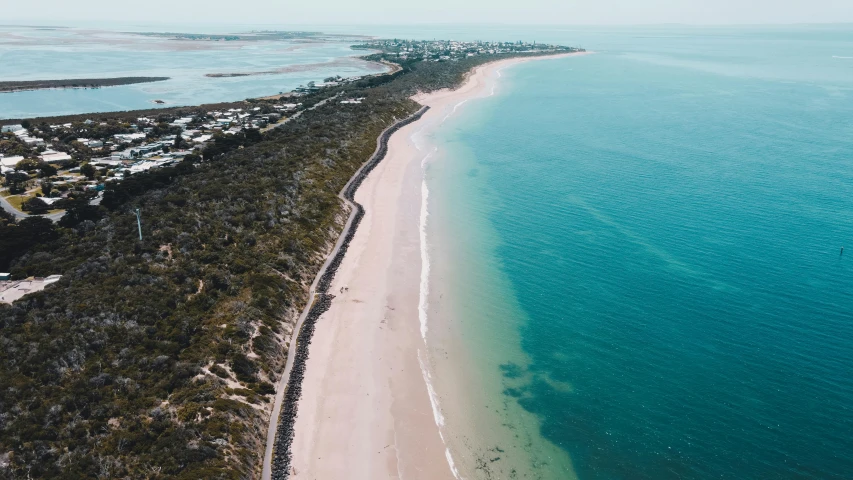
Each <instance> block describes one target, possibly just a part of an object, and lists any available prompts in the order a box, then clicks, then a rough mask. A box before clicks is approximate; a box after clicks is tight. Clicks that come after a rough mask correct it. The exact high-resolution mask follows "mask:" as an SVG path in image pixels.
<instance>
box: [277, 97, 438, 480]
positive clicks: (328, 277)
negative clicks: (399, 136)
mask: <svg viewBox="0 0 853 480" xmlns="http://www.w3.org/2000/svg"><path fill="white" fill-rule="evenodd" d="M427 110H429V107H422V108H421V109H420V110H418V111H417V112H415V113H414V114H412V115H411V116H409V117H407V118H404V119H402V120H399V121H397V122H396V123H394V124H393V125H391V126H390V127H388V128H386V129H385V130H384V131H383V132H382V133H381V134H380V135H379V137H378V138H377V139H376V150H375V151H374V152H373V155H371V157H370V158H369V159H368V160H367V162H365V163H364V164H363V165H362V166H361V167H360V168H359V169H358V170H357V171H356V172H355V174H354V175H353V176H352V178H350V179H349V181H348V182H347V184H346V185H344V188H343V189H342V190H341V191H340V193H338V197H339V198H340V199H341V200H342V201H343V202H344V204H345V205H347V206H348V207H349V210H350V214H349V217H348V218H347V222H346V224H345V226H344V229H343V231H341V234H340V236H339V237H338V240H337V242H336V243H335V246H334V248H333V249H332V251H331V252H330V253H329V255H328V256H327V257H326V261H325V262H324V263H323V266H322V267H321V268H320V271H319V272H318V273H317V276H316V277H314V281H313V282H312V284H311V287H310V289H309V291H308V301H307V303H306V306H305V309H304V310H303V311H302V314H301V315H300V316H299V319H298V320H297V322H296V326H295V327H294V329H293V335H292V337H291V342H290V348H289V349H288V352H287V362H286V363H285V366H284V372H283V373H282V376H281V378H280V379H279V382H278V384H277V385H276V396H275V401H274V403H273V410H272V413H271V415H270V425H269V430H268V432H267V442H266V450H265V452H264V464H263V471H262V474H261V479H262V480H283V479H286V478H288V477H289V475H290V472H289V471H288V470H289V469H290V463H291V452H290V446H291V443H292V442H293V434H294V430H293V426H294V423H295V421H296V413H297V404H298V402H299V398H300V396H301V393H302V379H303V377H304V372H305V361H306V360H307V359H308V346H309V345H310V343H311V336H312V335H313V333H314V327H315V323H316V321H317V319H318V318H319V317H320V315H322V314H323V313H324V312H325V311H326V310H328V309H329V307H330V306H331V302H332V299H333V298H334V295H331V294H329V293H328V290H329V286H330V285H331V283H332V279H334V277H335V273H336V272H337V270H338V267H339V266H340V264H341V261H342V260H343V258H344V255H345V254H346V251H347V249H348V247H349V243H350V241H351V240H352V238H353V236H354V235H355V232H356V230H357V229H358V225H359V223H361V219H362V218H363V217H364V207H362V205H361V204H359V203H358V202H356V201H355V192H356V191H357V190H358V187H359V186H361V183H362V182H363V181H364V179H365V178H367V175H369V174H370V172H371V171H372V170H373V169H374V168H375V167H376V165H378V164H379V162H381V161H382V160H383V159H384V158H385V155H386V153H387V152H388V139H389V138H391V135H392V134H393V133H394V132H396V131H397V130H399V129H400V128H402V127H404V126H406V125H408V124H410V123H412V122H415V121H417V120H419V119H420V118H421V117H422V116H423V114H424V113H426V111H427Z"/></svg>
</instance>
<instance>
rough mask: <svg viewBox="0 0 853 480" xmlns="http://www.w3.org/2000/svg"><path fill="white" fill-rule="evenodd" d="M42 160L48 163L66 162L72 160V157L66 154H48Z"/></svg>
mask: <svg viewBox="0 0 853 480" xmlns="http://www.w3.org/2000/svg"><path fill="white" fill-rule="evenodd" d="M41 159H42V160H44V161H45V162H47V163H51V162H64V161H67V160H71V155H68V154H67V153H64V152H56V153H48V154H47V155H42V156H41Z"/></svg>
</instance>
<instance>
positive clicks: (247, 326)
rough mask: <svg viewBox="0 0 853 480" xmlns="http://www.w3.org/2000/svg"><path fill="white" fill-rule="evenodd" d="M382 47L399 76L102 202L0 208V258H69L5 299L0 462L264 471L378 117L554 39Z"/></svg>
mask: <svg viewBox="0 0 853 480" xmlns="http://www.w3.org/2000/svg"><path fill="white" fill-rule="evenodd" d="M374 48H375V47H374ZM381 50H382V51H381V53H377V54H375V56H374V59H381V60H384V61H389V62H394V63H396V64H398V65H400V68H399V69H398V70H397V71H396V72H395V73H393V74H389V75H379V76H371V77H365V78H363V79H361V80H358V81H354V82H350V83H347V84H342V85H336V86H331V87H326V88H322V89H319V90H317V91H314V92H312V93H308V94H306V95H304V96H301V97H300V100H299V101H300V102H301V103H302V105H303V110H301V111H300V112H301V114H300V115H298V116H294V118H292V119H291V120H290V121H288V122H287V123H284V124H282V125H281V126H279V127H278V128H273V129H271V130H269V131H267V132H265V133H261V132H260V131H257V130H249V131H246V132H242V133H239V134H235V135H220V136H217V137H216V138H215V139H214V140H213V141H212V142H211V143H210V144H209V145H208V146H207V147H206V148H205V149H204V150H203V151H202V152H201V154H200V155H196V154H193V155H187V156H186V157H185V158H184V159H183V161H181V162H180V163H177V164H175V165H172V166H168V167H165V168H160V169H157V170H151V171H149V172H147V173H140V174H137V175H133V176H131V177H128V178H126V179H124V180H122V181H121V182H114V183H110V184H108V186H107V188H106V190H105V192H104V196H103V200H102V202H101V204H100V205H90V204H89V201H88V198H83V197H81V198H80V199H79V200H78V201H76V202H73V203H72V204H70V205H69V206H68V213H67V214H66V215H65V217H63V218H62V220H61V221H60V222H59V223H58V224H55V225H54V224H52V223H51V222H50V221H48V220H46V219H42V218H39V217H31V218H27V219H24V220H19V221H16V220H15V219H13V218H11V217H9V216H3V217H2V218H0V239H2V242H4V243H2V244H0V246H2V249H0V252H2V255H3V256H2V258H0V267H3V266H6V267H7V268H8V269H9V270H8V271H10V272H11V273H12V275H13V278H25V277H28V276H45V275H50V274H56V273H60V274H62V279H61V280H60V281H59V282H58V283H56V284H54V285H52V286H51V287H49V288H47V289H45V290H44V291H41V292H38V293H33V294H30V295H27V296H26V297H24V298H22V299H21V300H19V301H17V302H15V303H13V304H11V305H4V304H0V476H3V477H10V478H58V479H63V478H68V479H70V478H150V479H156V478H178V479H197V478H220V479H232V478H233V479H238V478H253V477H257V475H258V473H259V472H260V468H261V465H260V464H261V460H262V458H263V450H264V449H263V442H264V440H265V434H266V429H267V425H268V422H269V421H270V418H269V415H270V410H271V403H272V399H273V394H274V393H275V389H274V387H273V385H274V384H275V383H276V382H277V381H278V379H279V375H280V372H281V371H282V369H283V364H284V361H285V358H286V353H287V350H288V348H289V347H290V345H289V340H290V338H291V334H292V329H293V325H294V323H295V320H296V317H297V316H298V314H299V312H300V311H301V310H302V309H303V308H304V307H305V303H306V301H307V289H308V286H309V285H310V283H311V281H312V279H313V278H314V276H315V275H316V273H317V271H318V270H319V268H320V266H321V264H322V262H323V260H324V258H325V255H326V254H327V253H328V252H329V251H330V249H331V247H332V245H333V244H334V242H335V240H336V238H337V236H338V235H339V233H340V231H341V229H342V226H343V222H344V219H345V215H346V213H347V212H346V211H345V208H344V205H343V204H342V203H341V201H340V199H339V198H338V196H337V194H338V192H339V191H340V190H341V189H342V188H343V187H344V185H345V184H346V183H347V181H348V180H349V179H350V177H352V175H353V174H354V172H356V170H357V169H358V168H359V167H360V166H361V165H362V164H363V163H364V162H365V161H366V160H367V159H368V158H369V157H370V156H371V154H372V153H373V152H374V149H375V148H376V139H377V137H378V136H379V135H380V133H381V132H382V131H383V130H384V129H386V128H387V127H389V126H390V125H392V124H394V123H395V122H397V121H399V120H400V119H403V118H406V117H409V116H410V115H412V114H413V113H415V112H416V111H418V110H419V108H420V106H419V105H418V104H416V103H415V102H414V101H412V100H411V99H410V98H409V97H410V96H411V95H412V94H413V93H416V92H417V91H430V90H435V89H440V88H447V87H453V86H455V85H457V84H459V82H461V81H462V79H463V78H464V76H465V74H466V72H468V71H469V70H470V69H471V68H473V67H475V66H477V65H479V64H482V63H485V62H488V61H490V60H494V59H499V58H506V57H507V56H517V55H541V54H543V53H553V50H549V51H547V52H545V51H540V52H536V51H526V52H514V53H496V54H491V53H485V54H478V55H471V56H468V55H467V54H466V55H464V56H460V57H455V58H454V59H452V60H449V61H443V60H442V59H441V58H438V59H437V60H436V61H428V60H412V59H409V58H407V59H402V58H400V57H399V56H397V55H396V53H397V52H396V51H393V50H387V49H384V48H383V49H381ZM339 97H340V98H344V97H346V98H358V99H359V101H358V102H357V103H349V104H342V103H340V102H339V101H338V98H339ZM122 115H126V116H132V115H134V113H133V112H128V113H127V114H122ZM119 116H121V115H112V116H111V115H110V114H103V115H100V116H96V117H92V116H91V115H90V116H89V117H92V118H93V120H95V121H96V122H104V123H107V124H108V125H109V122H108V121H107V120H109V119H111V118H112V119H115V118H116V117H119ZM137 116H138V115H137ZM136 209H139V210H140V212H141V225H142V239H141V240H140V239H139V235H138V232H137V219H136V216H135V215H134V214H133V212H134V211H135V210H136ZM7 243H8V245H7ZM0 269H2V268H0ZM273 421H275V420H273Z"/></svg>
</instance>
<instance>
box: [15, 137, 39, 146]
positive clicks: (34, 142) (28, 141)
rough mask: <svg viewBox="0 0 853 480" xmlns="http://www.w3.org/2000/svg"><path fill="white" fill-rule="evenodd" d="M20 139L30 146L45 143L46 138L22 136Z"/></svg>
mask: <svg viewBox="0 0 853 480" xmlns="http://www.w3.org/2000/svg"><path fill="white" fill-rule="evenodd" d="M20 140H21V141H22V142H24V143H26V144H27V145H30V146H39V145H44V140H42V139H41V138H38V137H29V136H26V137H20Z"/></svg>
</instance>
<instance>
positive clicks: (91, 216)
mask: <svg viewBox="0 0 853 480" xmlns="http://www.w3.org/2000/svg"><path fill="white" fill-rule="evenodd" d="M103 216H104V215H103V213H102V212H101V208H100V207H97V206H95V205H89V201H88V200H87V199H85V198H84V199H80V200H75V201H74V202H73V203H72V204H71V205H70V206H69V207H68V209H67V210H66V211H65V215H63V216H62V218H61V219H59V226H60V227H66V228H70V227H74V226H76V225H78V224H79V223H80V222H82V221H84V220H91V221H93V222H97V221H98V220H100V219H101V218H102V217H103Z"/></svg>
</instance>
